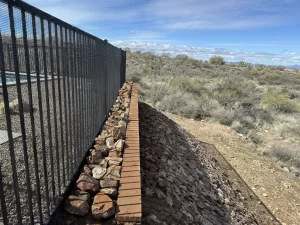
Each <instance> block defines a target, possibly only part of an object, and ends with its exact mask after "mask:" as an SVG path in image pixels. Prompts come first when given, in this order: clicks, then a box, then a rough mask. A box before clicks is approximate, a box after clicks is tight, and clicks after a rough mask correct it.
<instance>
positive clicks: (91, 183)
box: [76, 173, 100, 193]
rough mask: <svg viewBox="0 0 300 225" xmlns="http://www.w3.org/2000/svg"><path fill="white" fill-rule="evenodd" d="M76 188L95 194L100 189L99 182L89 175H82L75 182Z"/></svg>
mask: <svg viewBox="0 0 300 225" xmlns="http://www.w3.org/2000/svg"><path fill="white" fill-rule="evenodd" d="M76 186H77V188H78V189H79V190H81V191H87V192H91V193H97V192H98V191H99V189H100V185H99V181H97V180H96V179H95V178H93V177H92V176H91V175H89V174H86V173H82V174H81V175H80V176H79V178H78V180H77V181H76Z"/></svg>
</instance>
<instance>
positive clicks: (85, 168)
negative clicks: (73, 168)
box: [81, 165, 92, 175]
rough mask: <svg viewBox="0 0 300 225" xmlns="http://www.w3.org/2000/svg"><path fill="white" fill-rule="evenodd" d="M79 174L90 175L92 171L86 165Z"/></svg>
mask: <svg viewBox="0 0 300 225" xmlns="http://www.w3.org/2000/svg"><path fill="white" fill-rule="evenodd" d="M81 172H82V173H86V174H89V175H92V170H91V169H90V167H89V166H88V165H84V167H83V168H82V171H81Z"/></svg>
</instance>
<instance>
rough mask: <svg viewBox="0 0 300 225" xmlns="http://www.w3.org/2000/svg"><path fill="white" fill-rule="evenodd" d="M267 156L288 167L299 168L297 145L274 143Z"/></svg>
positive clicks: (299, 160) (299, 158) (299, 153)
mask: <svg viewBox="0 0 300 225" xmlns="http://www.w3.org/2000/svg"><path fill="white" fill-rule="evenodd" d="M267 154H268V155H270V156H273V157H275V158H276V159H278V160H280V161H282V162H285V163H288V164H289V165H290V166H296V167H297V168H300V148H299V145H293V144H288V143H275V144H274V145H273V146H272V148H271V150H270V151H269V152H267Z"/></svg>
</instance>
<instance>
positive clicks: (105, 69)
mask: <svg viewBox="0 0 300 225" xmlns="http://www.w3.org/2000/svg"><path fill="white" fill-rule="evenodd" d="M103 60H104V90H105V91H104V99H105V117H106V116H108V110H109V109H108V104H109V103H108V101H107V90H108V87H107V86H108V83H107V82H108V68H107V66H108V65H107V64H108V56H107V40H104V56H103Z"/></svg>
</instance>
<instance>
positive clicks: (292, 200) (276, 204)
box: [167, 114, 300, 225]
mask: <svg viewBox="0 0 300 225" xmlns="http://www.w3.org/2000/svg"><path fill="white" fill-rule="evenodd" d="M167 116H168V117H169V118H171V119H172V120H174V121H176V122H177V123H178V124H179V125H180V126H181V127H182V128H184V129H186V130H187V131H188V132H190V133H191V134H193V135H194V136H195V137H196V138H197V139H199V140H202V141H206V142H209V143H212V144H214V145H215V146H216V148H217V149H218V151H219V152H220V153H221V154H222V155H223V157H224V158H226V160H227V161H228V162H229V164H230V165H231V166H232V167H233V168H234V169H235V170H236V171H237V173H238V174H239V175H240V176H241V177H242V178H243V180H244V181H245V182H246V183H247V185H248V186H249V187H250V188H251V189H252V190H253V192H254V193H255V194H256V195H257V196H258V197H259V198H260V201H261V202H263V203H264V204H265V205H266V206H267V208H268V209H269V210H270V211H271V212H272V214H273V215H274V216H275V217H276V218H277V219H278V220H279V221H280V222H281V223H282V224H285V225H298V224H300V222H299V221H300V179H299V174H297V173H291V172H288V171H285V168H284V167H281V166H280V165H278V163H276V162H274V161H272V160H271V159H270V158H269V157H266V156H264V155H261V154H258V151H257V149H256V146H255V145H254V144H253V142H251V141H249V140H247V139H245V138H244V137H241V136H240V135H238V134H237V133H236V132H235V131H234V130H232V129H231V128H230V127H227V126H223V125H220V124H216V123H209V122H205V121H202V122H200V121H195V120H191V119H187V118H184V117H181V116H176V115H172V114H167ZM253 210H256V207H253Z"/></svg>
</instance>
